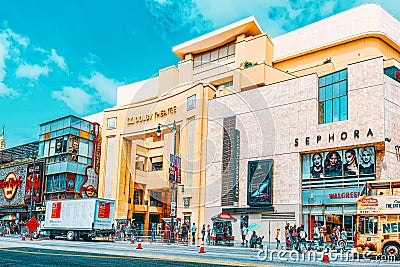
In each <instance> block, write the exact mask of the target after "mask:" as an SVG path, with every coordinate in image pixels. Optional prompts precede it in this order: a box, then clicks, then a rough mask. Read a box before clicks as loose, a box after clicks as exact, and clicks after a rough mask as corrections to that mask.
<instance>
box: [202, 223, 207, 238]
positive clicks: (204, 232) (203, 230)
mask: <svg viewBox="0 0 400 267" xmlns="http://www.w3.org/2000/svg"><path fill="white" fill-rule="evenodd" d="M205 236H206V225H205V224H203V227H202V228H201V241H202V242H204V237H205Z"/></svg>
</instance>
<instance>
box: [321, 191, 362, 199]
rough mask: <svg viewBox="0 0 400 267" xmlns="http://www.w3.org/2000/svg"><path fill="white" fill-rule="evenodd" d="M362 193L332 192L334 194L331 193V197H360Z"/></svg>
mask: <svg viewBox="0 0 400 267" xmlns="http://www.w3.org/2000/svg"><path fill="white" fill-rule="evenodd" d="M360 195H361V193H360V192H343V193H332V194H329V198H330V199H340V198H358V197H359V196H360Z"/></svg>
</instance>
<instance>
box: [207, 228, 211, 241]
mask: <svg viewBox="0 0 400 267" xmlns="http://www.w3.org/2000/svg"><path fill="white" fill-rule="evenodd" d="M210 243H211V228H210V225H209V224H207V244H210Z"/></svg>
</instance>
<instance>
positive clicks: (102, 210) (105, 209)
mask: <svg viewBox="0 0 400 267" xmlns="http://www.w3.org/2000/svg"><path fill="white" fill-rule="evenodd" d="M97 217H98V218H105V219H108V218H110V203H106V202H100V203H99V213H98V216H97Z"/></svg>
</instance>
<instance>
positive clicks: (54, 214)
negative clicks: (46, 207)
mask: <svg viewBox="0 0 400 267" xmlns="http://www.w3.org/2000/svg"><path fill="white" fill-rule="evenodd" d="M51 218H54V219H59V218H61V202H54V203H53V204H52V205H51Z"/></svg>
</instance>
